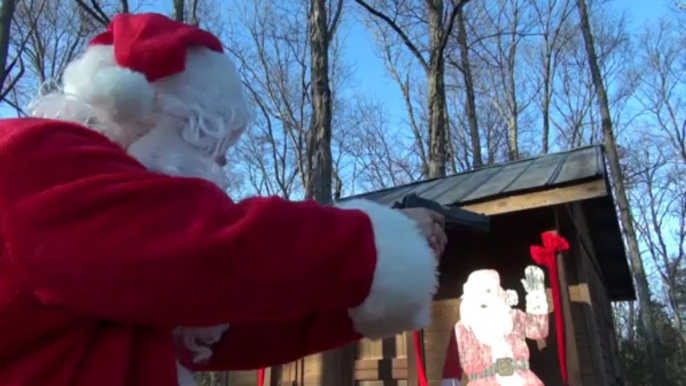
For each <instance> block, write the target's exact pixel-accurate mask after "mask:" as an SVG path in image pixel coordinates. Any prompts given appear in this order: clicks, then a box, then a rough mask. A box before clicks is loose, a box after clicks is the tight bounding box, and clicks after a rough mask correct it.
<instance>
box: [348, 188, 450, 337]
mask: <svg viewBox="0 0 686 386" xmlns="http://www.w3.org/2000/svg"><path fill="white" fill-rule="evenodd" d="M338 206H339V207H341V208H345V209H357V210H360V211H363V212H365V213H366V214H367V215H368V216H369V219H370V220H371V222H372V228H373V230H374V240H375V242H376V251H377V261H376V271H375V272H374V279H373V282H372V286H371V291H370V293H369V295H368V296H367V298H366V299H365V301H364V302H363V303H362V304H361V305H360V306H358V307H356V308H353V309H351V310H350V311H349V315H350V317H351V318H352V320H353V324H354V327H355V330H356V331H357V332H359V333H360V334H362V335H364V336H365V337H368V338H371V339H381V338H385V337H389V336H393V335H396V334H399V333H401V332H405V331H411V330H417V329H420V328H423V327H425V326H426V325H427V324H428V323H429V321H430V306H431V301H432V299H433V295H434V294H435V293H436V288H437V286H438V280H437V272H436V261H435V259H434V254H433V251H432V250H431V248H430V247H429V244H428V242H427V241H426V239H425V237H424V236H423V235H422V233H421V230H420V229H419V227H418V226H417V224H416V223H415V222H414V221H413V220H411V219H410V218H408V217H407V216H405V215H404V214H403V213H402V212H400V211H398V210H394V209H390V208H388V207H386V206H383V205H379V204H376V203H374V202H371V201H367V200H353V201H349V202H345V203H342V204H340V205H338Z"/></svg>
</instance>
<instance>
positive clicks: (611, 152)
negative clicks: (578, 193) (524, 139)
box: [577, 0, 667, 386]
mask: <svg viewBox="0 0 686 386" xmlns="http://www.w3.org/2000/svg"><path fill="white" fill-rule="evenodd" d="M577 8H578V11H579V20H580V27H581V33H582V36H583V38H584V43H585V48H586V54H587V59H588V66H589V68H590V71H591V77H592V79H593V85H594V88H595V91H596V97H597V101H598V106H599V109H600V116H601V127H602V131H603V138H604V144H605V149H606V152H607V158H608V160H609V164H610V171H611V176H612V185H613V187H614V194H615V197H616V199H617V204H618V206H619V215H620V219H621V223H622V228H623V229H624V232H625V235H626V239H627V244H628V246H629V256H630V259H631V262H632V271H633V276H634V281H635V282H636V287H637V290H638V297H639V302H640V303H641V321H642V323H643V328H644V329H645V331H646V333H647V334H649V335H648V336H649V340H648V347H649V348H650V354H651V362H652V369H653V373H654V374H653V376H654V380H655V384H656V385H658V386H660V385H666V384H667V378H666V366H665V357H664V353H663V349H662V343H661V342H660V339H659V337H658V335H657V332H656V330H655V327H656V326H655V321H654V319H653V312H652V304H651V299H650V297H651V295H650V287H649V285H648V279H647V277H646V274H645V268H644V266H643V261H642V260H641V254H640V249H639V246H638V240H637V237H636V231H635V229H634V220H633V218H632V216H631V212H630V211H629V199H628V195H627V191H626V188H625V186H624V177H623V174H622V169H621V166H620V162H619V154H618V151H617V143H616V141H615V137H614V131H613V127H612V115H611V113H610V102H609V98H608V95H607V91H606V89H605V83H604V81H603V76H602V73H601V70H600V66H599V64H598V63H599V61H598V55H597V54H596V48H595V43H594V41H593V33H592V31H591V25H590V19H589V16H588V7H587V6H586V1H585V0H577Z"/></svg>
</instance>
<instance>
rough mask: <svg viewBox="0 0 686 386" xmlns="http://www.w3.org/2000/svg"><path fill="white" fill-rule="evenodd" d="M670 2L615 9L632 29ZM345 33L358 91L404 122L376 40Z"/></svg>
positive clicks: (623, 3) (356, 29) (618, 1)
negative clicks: (623, 15)
mask: <svg viewBox="0 0 686 386" xmlns="http://www.w3.org/2000/svg"><path fill="white" fill-rule="evenodd" d="M668 4H669V0H615V5H614V6H615V7H616V8H617V10H618V11H620V12H626V13H627V15H628V17H629V19H630V21H631V27H632V28H638V27H640V26H642V25H643V24H644V23H646V22H649V21H651V20H654V19H657V18H659V17H660V16H662V15H665V14H668V13H669V12H671V11H670V9H669V7H668ZM347 27H348V29H347V31H346V35H347V38H346V47H347V48H348V50H347V52H346V60H347V62H348V63H349V64H351V65H353V66H354V68H355V69H356V71H355V75H356V76H355V80H356V83H357V86H356V87H355V91H356V92H357V93H360V94H362V95H366V96H369V97H371V98H372V99H373V100H380V101H383V103H384V106H385V107H386V109H387V112H388V114H389V116H390V119H391V120H393V121H396V122H397V121H398V120H402V119H404V117H405V116H406V113H405V106H404V103H403V100H402V99H401V95H400V92H399V90H398V87H397V85H396V84H395V83H393V81H392V80H391V79H390V78H389V76H388V75H387V73H386V69H385V67H384V64H383V61H382V60H381V59H379V58H378V57H377V54H376V46H375V44H374V41H373V38H372V37H371V36H370V34H369V32H368V31H367V30H366V29H365V27H364V26H363V25H361V24H359V23H349V26H347Z"/></svg>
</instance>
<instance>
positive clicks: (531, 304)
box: [526, 291, 548, 315]
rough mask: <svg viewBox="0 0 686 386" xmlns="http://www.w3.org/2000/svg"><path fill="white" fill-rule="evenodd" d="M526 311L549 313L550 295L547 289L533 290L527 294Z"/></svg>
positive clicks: (537, 313)
mask: <svg viewBox="0 0 686 386" xmlns="http://www.w3.org/2000/svg"><path fill="white" fill-rule="evenodd" d="M526 313H527V314H532V315H546V314H547V313H548V296H547V295H546V293H545V291H533V292H529V293H528V294H526Z"/></svg>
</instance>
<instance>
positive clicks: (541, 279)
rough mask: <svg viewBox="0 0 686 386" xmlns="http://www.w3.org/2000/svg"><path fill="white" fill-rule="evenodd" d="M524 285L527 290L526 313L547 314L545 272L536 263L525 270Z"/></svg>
mask: <svg viewBox="0 0 686 386" xmlns="http://www.w3.org/2000/svg"><path fill="white" fill-rule="evenodd" d="M524 277H525V279H522V285H523V286H524V291H526V313H527V314H534V315H546V314H547V313H548V296H547V295H546V292H545V273H543V270H542V269H541V268H539V267H537V266H535V265H530V266H528V267H526V269H525V270H524Z"/></svg>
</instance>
